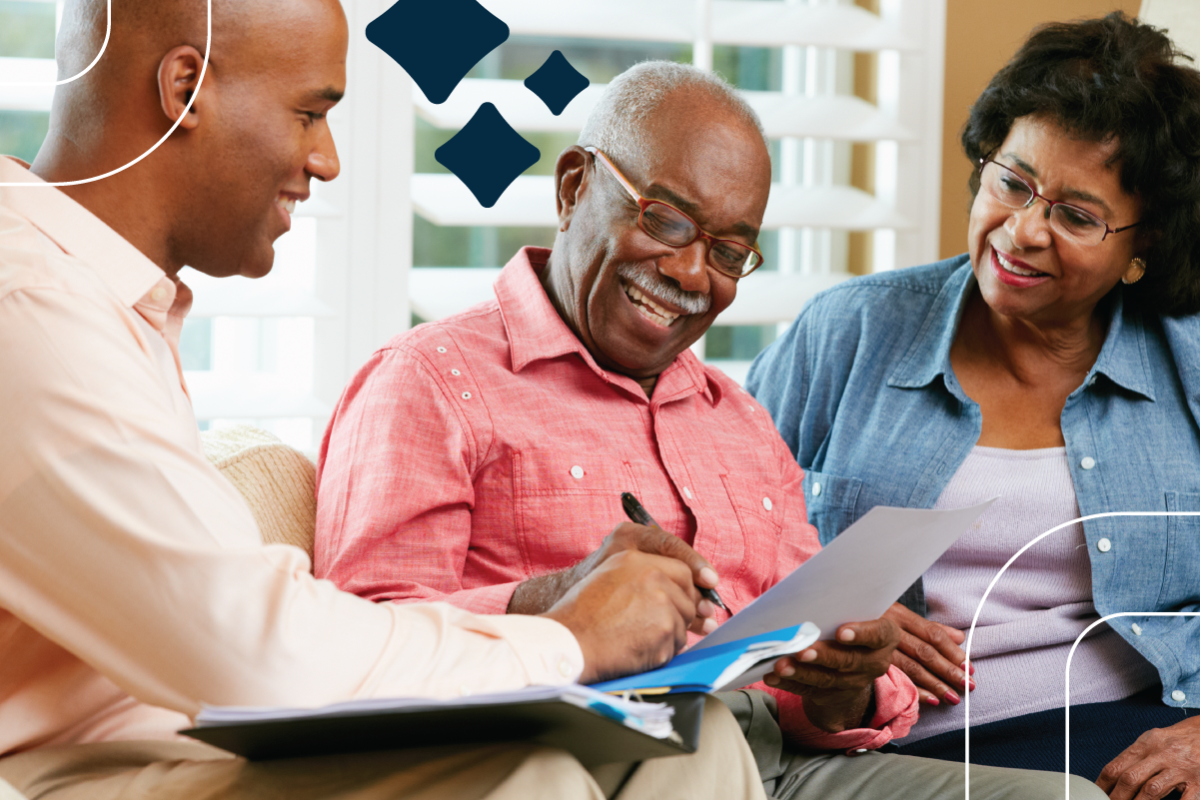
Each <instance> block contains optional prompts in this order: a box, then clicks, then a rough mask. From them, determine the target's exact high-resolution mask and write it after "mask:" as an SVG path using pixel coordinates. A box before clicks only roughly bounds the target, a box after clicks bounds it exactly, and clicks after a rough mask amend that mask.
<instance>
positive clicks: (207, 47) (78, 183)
mask: <svg viewBox="0 0 1200 800" xmlns="http://www.w3.org/2000/svg"><path fill="white" fill-rule="evenodd" d="M207 5H208V26H207V35H206V43H205V45H204V64H203V66H201V67H200V77H199V79H197V81H196V90H195V91H194V92H192V96H191V99H189V100H188V102H187V105H186V106H185V107H184V109H183V113H182V114H180V115H179V119H177V120H175V124H174V125H172V126H171V128H170V130H168V131H167V132H166V133H164V134H163V137H162V138H161V139H159V140H158V141H157V142H155V143H154V146H153V147H151V148H150V149H149V150H147V151H146V152H144V153H142V154H141V155H140V156H138V157H137V158H135V159H133V160H132V161H130V162H129V163H128V164H126V165H125V166H123V167H117V168H116V169H114V170H111V171H109V172H106V173H104V174H103V175H97V176H96V177H94V178H83V179H82V180H78V181H62V182H59V183H49V182H46V181H29V182H25V183H0V188H10V187H15V186H30V187H35V186H53V187H56V188H57V187H62V186H82V185H83V184H86V183H95V182H96V181H102V180H104V179H105V178H111V177H112V176H113V175H117V174H120V173H122V172H124V171H125V170H127V169H129V168H130V167H132V166H134V165H135V164H139V163H141V162H142V161H144V160H145V159H146V157H147V156H149V155H150V154H151V153H153V152H154V151H155V150H157V149H158V148H160V147H162V144H163V142H165V141H166V140H167V139H169V138H171V134H173V133H175V131H176V130H177V129H178V128H179V125H180V123H182V122H183V118H184V117H186V116H187V115H188V113H189V112H190V111H191V110H192V104H193V103H195V102H196V97H198V96H199V94H200V88H201V87H202V86H203V85H204V76H205V74H206V73H207V72H208V56H209V53H210V52H211V51H212V0H208V2H207ZM108 15H109V16H108V22H109V26H108V27H109V33H111V32H112V0H108ZM107 47H108V34H106V35H105V37H104V47H103V48H101V49H100V54H99V55H97V56H96V59H95V60H94V61H92V63H91V64H90V65H89V66H88V68H87V69H85V70H84V71H83V72H81V73H79V74H78V75H76V76H75V77H74V78H71V79H69V80H65V81H59V82H58V83H56V84H55V85H56V86H60V85H62V84H64V83H70V82H71V81H73V80H76V79H77V78H80V77H82V76H83V75H85V74H86V73H87V71H88V70H90V69H91V68H92V67H94V66H96V63H97V62H98V61H99V60H100V57H101V56H103V55H104V49H105V48H107ZM6 85H9V86H11V85H13V84H6Z"/></svg>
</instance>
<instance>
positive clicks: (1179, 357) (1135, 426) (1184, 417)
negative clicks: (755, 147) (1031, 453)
mask: <svg viewBox="0 0 1200 800" xmlns="http://www.w3.org/2000/svg"><path fill="white" fill-rule="evenodd" d="M975 285H976V284H975V276H974V275H973V274H972V272H971V266H970V263H969V261H968V259H967V256H965V255H962V256H958V257H956V258H952V259H948V260H946V261H941V262H938V263H936V264H930V265H926V266H922V267H913V268H911V269H904V270H897V271H894V272H887V273H880V274H876V275H871V276H866V277H861V278H855V279H852V280H850V281H847V282H845V283H843V284H840V285H839V286H837V287H835V288H833V289H830V290H828V291H825V292H822V293H821V294H819V295H817V296H816V297H815V298H813V299H812V300H811V301H810V302H809V303H808V304H806V305H805V307H804V309H803V310H802V311H801V312H800V315H799V317H797V319H796V321H795V323H794V324H793V325H792V326H791V327H790V328H789V329H788V331H787V333H786V334H784V335H783V336H782V337H781V338H780V339H779V340H778V341H776V342H775V343H774V344H772V345H771V346H770V347H768V348H767V349H766V350H765V351H764V352H763V353H762V354H761V355H760V356H759V357H758V358H757V359H756V360H755V362H754V365H753V366H752V367H751V370H750V375H749V378H748V380H747V384H746V388H747V389H748V390H749V391H750V393H751V394H752V395H754V396H755V397H756V398H757V399H758V401H759V402H760V403H762V404H763V405H764V406H766V408H767V410H768V411H770V412H771V416H772V417H773V418H774V420H775V425H776V427H777V428H778V429H779V432H780V433H781V434H782V436H783V438H784V441H786V442H787V444H788V446H789V447H790V448H791V450H792V453H793V454H795V456H796V460H797V461H798V462H799V463H800V466H801V467H803V468H804V470H805V471H806V473H807V474H806V476H805V479H804V491H805V499H806V500H807V502H808V516H809V521H810V522H812V523H813V524H814V525H815V526H816V527H817V529H818V531H819V532H820V536H821V542H822V543H827V542H829V541H830V540H831V539H833V537H835V536H837V535H838V534H839V533H841V532H842V531H843V530H845V529H846V527H847V526H849V525H850V524H851V523H853V522H854V521H855V520H857V519H858V518H859V517H861V516H862V515H863V514H865V513H866V512H867V511H869V510H870V509H871V508H873V507H875V506H877V505H887V506H905V507H910V508H931V507H932V506H933V505H934V503H936V502H937V499H938V496H939V495H940V494H941V493H942V490H943V489H944V488H945V487H946V484H947V483H948V482H949V481H950V478H951V477H952V476H953V475H954V473H955V472H956V471H957V470H958V468H959V466H960V465H961V464H962V463H963V461H964V460H965V459H966V457H967V454H968V453H969V452H970V450H971V448H972V447H974V445H975V443H976V442H977V441H978V439H979V433H980V429H981V419H982V415H981V413H980V410H979V405H978V404H977V403H975V402H974V401H973V400H971V399H970V398H969V397H967V396H966V394H965V393H964V392H963V390H962V387H961V386H960V385H959V383H958V380H957V379H956V378H955V376H954V370H953V369H952V368H951V366H950V346H951V344H952V343H953V341H954V336H955V332H956V331H957V329H958V324H959V320H960V319H961V317H962V313H963V308H964V307H965V305H966V301H967V299H968V298H969V297H970V295H971V292H972V291H973V290H974V288H975ZM1099 309H1100V313H1104V314H1106V315H1110V316H1111V319H1110V322H1109V324H1108V333H1107V336H1106V337H1105V340H1104V346H1103V348H1102V349H1101V351H1100V355H1099V357H1098V358H1097V359H1096V363H1095V365H1094V366H1093V367H1092V369H1091V371H1090V372H1089V373H1088V375H1087V377H1086V378H1085V379H1084V381H1083V383H1082V385H1080V386H1079V388H1077V389H1076V390H1075V391H1073V392H1072V393H1071V394H1070V395H1069V396H1068V397H1067V401H1066V405H1065V406H1064V408H1063V412H1062V433H1063V438H1064V439H1065V440H1066V449H1067V457H1068V460H1069V463H1070V467H1071V479H1072V482H1073V483H1074V487H1075V495H1076V498H1077V500H1078V502H1079V509H1080V512H1081V514H1082V515H1083V516H1086V515H1089V514H1097V513H1102V512H1106V511H1200V428H1198V427H1197V419H1200V416H1198V415H1200V316H1187V317H1176V318H1171V317H1161V318H1153V319H1151V318H1145V317H1143V315H1142V314H1140V313H1139V312H1137V311H1136V310H1134V309H1133V308H1132V307H1126V306H1125V305H1124V304H1123V303H1122V293H1121V290H1120V288H1118V289H1116V290H1114V292H1113V293H1112V294H1111V295H1110V296H1109V297H1108V298H1106V300H1105V301H1104V302H1103V303H1102V304H1101V305H1100V306H1099ZM1065 521H1066V520H1064V522H1065ZM1083 528H1084V534H1085V536H1086V538H1087V545H1088V555H1089V556H1090V558H1091V570H1092V594H1093V599H1094V601H1095V605H1096V610H1097V611H1098V612H1099V613H1100V614H1101V615H1106V614H1111V613H1115V612H1121V611H1196V610H1200V517H1124V518H1122V517H1109V518H1104V519H1095V520H1089V521H1087V522H1085V523H1084V524H1083ZM1052 535H1053V534H1052ZM903 601H904V602H905V603H906V604H907V605H909V607H910V608H913V610H915V611H917V612H918V613H921V614H924V613H925V606H924V595H923V592H922V591H921V586H920V583H919V582H918V584H917V585H915V586H914V587H913V588H912V589H910V590H909V591H908V592H907V593H906V594H905V597H904V598H903ZM1108 624H1109V625H1110V626H1112V627H1113V628H1114V629H1115V630H1116V631H1118V633H1120V635H1121V636H1123V637H1124V638H1125V639H1126V640H1127V641H1128V642H1129V643H1130V644H1131V645H1133V646H1134V647H1135V648H1136V649H1137V650H1138V652H1140V653H1141V654H1142V655H1143V656H1145V657H1146V659H1147V660H1149V661H1150V662H1151V663H1152V664H1154V666H1155V667H1156V668H1157V669H1158V672H1159V675H1160V677H1161V679H1162V685H1163V702H1165V703H1167V704H1168V705H1172V706H1187V707H1200V618H1197V617H1121V618H1118V619H1114V620H1111V621H1110V622H1109V623H1108Z"/></svg>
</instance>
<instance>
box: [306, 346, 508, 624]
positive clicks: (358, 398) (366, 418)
mask: <svg viewBox="0 0 1200 800" xmlns="http://www.w3.org/2000/svg"><path fill="white" fill-rule="evenodd" d="M485 435H486V434H485ZM480 436H481V434H480V432H479V431H477V430H475V429H474V428H473V427H472V426H471V425H470V422H469V420H468V419H467V418H466V417H465V416H464V415H463V413H462V411H461V410H460V409H459V407H458V406H457V405H456V404H455V403H454V402H453V401H452V399H451V398H449V397H448V396H447V393H446V391H445V389H444V387H443V386H442V385H441V384H440V383H439V381H438V379H437V377H436V376H435V375H434V373H433V372H432V371H431V370H430V369H429V367H428V365H426V364H425V363H424V362H423V361H422V359H421V356H420V354H419V353H416V352H414V351H410V350H408V349H405V348H404V347H403V346H399V347H389V348H385V349H383V350H380V351H379V352H377V353H376V354H375V355H374V356H373V357H372V358H371V360H370V361H368V362H367V364H366V365H364V366H363V368H362V369H361V370H359V372H358V374H357V375H356V376H355V377H354V379H353V380H352V381H351V383H350V385H349V386H348V387H347V388H346V390H345V392H344V393H343V395H342V398H341V400H340V401H339V403H338V407H337V410H336V411H335V413H334V417H333V420H332V421H331V422H330V425H329V429H328V431H327V433H326V435H325V441H324V444H323V446H322V452H321V460H320V471H319V474H318V486H317V497H318V500H319V502H318V504H317V530H316V546H315V554H314V560H315V564H314V568H315V569H314V571H315V574H316V575H317V576H318V577H322V578H328V579H329V580H332V581H333V582H334V583H336V584H337V585H338V586H340V587H341V588H343V589H345V590H346V591H348V592H353V593H354V594H357V595H359V596H360V597H363V598H366V599H368V600H373V601H377V602H378V601H396V602H418V601H424V602H427V601H432V600H440V601H446V602H449V603H452V604H453V605H455V606H458V607H459V608H463V609H467V610H470V611H474V612H477V613H489V614H503V613H505V611H506V610H507V608H508V603H509V601H510V600H511V599H512V594H513V591H514V590H515V589H516V587H517V585H518V584H519V582H517V581H514V582H509V583H501V584H495V585H491V586H484V587H472V588H471V589H464V586H463V569H464V566H465V564H466V561H467V553H468V549H469V548H470V546H471V535H472V509H473V507H474V503H475V489H474V485H473V472H474V470H475V467H476V465H477V462H478V457H479V452H480V451H481V450H486V446H487V443H486V441H482V442H481V441H480ZM401 565H403V566H402V568H401Z"/></svg>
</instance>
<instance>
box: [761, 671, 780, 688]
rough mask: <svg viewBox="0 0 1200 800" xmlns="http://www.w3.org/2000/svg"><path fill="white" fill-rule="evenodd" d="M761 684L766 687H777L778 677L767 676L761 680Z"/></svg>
mask: <svg viewBox="0 0 1200 800" xmlns="http://www.w3.org/2000/svg"><path fill="white" fill-rule="evenodd" d="M763 683H765V684H766V685H767V686H778V685H779V677H778V676H777V675H774V674H771V675H767V676H766V677H765V678H763Z"/></svg>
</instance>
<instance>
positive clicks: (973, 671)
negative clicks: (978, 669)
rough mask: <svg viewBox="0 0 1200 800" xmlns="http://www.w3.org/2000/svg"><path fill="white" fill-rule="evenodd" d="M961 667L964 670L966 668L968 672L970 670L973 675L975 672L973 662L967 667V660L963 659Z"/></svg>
mask: <svg viewBox="0 0 1200 800" xmlns="http://www.w3.org/2000/svg"><path fill="white" fill-rule="evenodd" d="M962 668H963V669H965V670H967V671H968V672H970V673H971V674H972V675H974V674H975V665H974V664H972V665H971V666H970V668H969V669H968V667H967V662H965V661H964V662H962Z"/></svg>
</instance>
